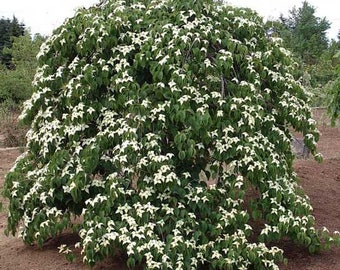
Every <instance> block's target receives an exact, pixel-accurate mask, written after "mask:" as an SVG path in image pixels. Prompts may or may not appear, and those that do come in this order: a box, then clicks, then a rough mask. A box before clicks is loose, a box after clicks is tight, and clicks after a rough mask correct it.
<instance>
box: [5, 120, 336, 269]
mask: <svg viewBox="0 0 340 270" xmlns="http://www.w3.org/2000/svg"><path fill="white" fill-rule="evenodd" d="M316 116H317V118H318V120H319V124H320V125H319V129H320V131H321V133H322V136H321V138H320V141H319V144H318V147H319V151H320V152H321V153H322V154H323V155H324V162H323V163H322V164H318V163H317V162H316V161H314V160H312V159H305V160H304V159H301V160H297V161H296V162H295V169H296V172H297V174H298V176H299V177H300V179H301V185H302V186H303V187H304V189H305V191H306V193H307V194H308V196H309V197H310V199H311V202H312V205H313V207H314V215H315V217H316V225H317V227H318V228H321V227H323V226H326V227H327V228H328V229H329V230H330V231H334V230H338V231H339V230H340V127H339V125H338V126H337V127H335V128H332V127H330V126H329V125H328V122H327V121H326V120H325V118H323V117H320V115H319V114H316ZM19 154H20V150H19V149H4V148H0V187H1V186H2V184H3V179H4V175H5V174H6V172H7V171H8V170H9V169H10V168H11V166H12V164H13V163H14V161H15V159H16V157H17V156H18V155H19ZM5 224H6V213H5V212H4V211H3V212H0V269H6V270H12V269H13V270H14V269H15V270H73V269H74V270H75V269H88V268H87V267H86V266H84V265H83V264H82V262H81V257H80V255H79V256H78V257H77V260H76V262H74V263H69V262H68V261H67V260H66V259H65V258H64V256H63V255H60V254H59V253H58V250H57V247H58V246H59V245H60V244H61V243H62V242H63V243H64V242H65V241H66V242H67V243H70V244H71V243H75V242H77V237H76V236H75V235H72V234H67V233H65V234H63V235H61V236H59V237H57V238H56V239H53V240H50V241H49V242H48V243H46V244H45V246H44V248H43V249H39V248H37V247H36V246H26V245H24V244H23V243H22V241H21V240H20V239H18V238H16V237H6V236H5V235H4V234H3V230H4V227H5ZM279 246H280V247H282V248H283V249H284V251H285V256H286V258H287V259H288V265H281V267H280V269H282V270H295V269H298V270H329V269H332V270H340V248H334V247H333V248H332V249H331V250H329V251H322V252H321V253H319V254H316V255H310V254H309V253H308V252H307V251H306V249H304V248H301V247H297V246H295V245H294V244H293V243H291V242H289V241H282V242H281V243H280V244H279ZM93 269H94V270H99V269H102V270H108V269H115V270H121V269H128V268H127V267H126V266H125V262H124V259H122V258H120V257H117V258H113V259H107V260H106V261H104V262H102V263H100V264H97V265H96V266H95V267H94V268H93Z"/></svg>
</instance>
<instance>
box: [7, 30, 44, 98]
mask: <svg viewBox="0 0 340 270" xmlns="http://www.w3.org/2000/svg"><path fill="white" fill-rule="evenodd" d="M42 42H43V38H42V37H40V36H36V37H34V38H33V39H32V38H31V36H30V35H29V33H26V35H24V36H20V37H13V45H12V47H11V48H5V49H4V52H6V53H7V54H9V55H11V56H12V65H13V68H12V69H7V68H5V67H3V68H0V102H4V101H5V100H8V99H9V100H13V101H15V102H16V103H20V102H23V101H24V100H27V99H28V98H29V97H30V96H31V95H32V90H33V87H32V80H33V78H34V74H35V71H36V68H37V60H36V55H37V54H38V52H39V48H40V46H41V44H42Z"/></svg>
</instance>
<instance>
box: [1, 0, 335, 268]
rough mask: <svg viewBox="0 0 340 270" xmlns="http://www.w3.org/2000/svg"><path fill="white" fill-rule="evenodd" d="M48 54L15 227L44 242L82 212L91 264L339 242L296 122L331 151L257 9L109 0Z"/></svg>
mask: <svg viewBox="0 0 340 270" xmlns="http://www.w3.org/2000/svg"><path fill="white" fill-rule="evenodd" d="M38 60H39V67H38V70H37V73H36V76H35V80H34V82H33V84H34V89H35V90H34V93H33V95H32V97H31V99H30V100H28V101H27V102H26V103H25V106H24V110H23V113H22V115H21V118H22V119H23V120H24V121H25V122H27V123H30V124H31V129H30V131H29V132H28V134H27V140H28V142H27V150H26V152H25V153H24V154H23V155H22V156H21V157H20V158H19V159H18V160H17V162H16V164H15V165H14V167H13V168H12V170H11V171H10V172H9V174H8V175H7V177H6V182H5V186H4V194H5V196H6V197H7V198H9V201H10V204H9V215H8V225H7V232H8V233H13V234H14V233H16V232H17V231H19V235H20V237H22V239H23V241H24V242H26V243H29V244H32V243H37V244H38V245H42V244H43V243H44V241H46V240H47V239H49V238H50V237H54V236H56V235H57V234H58V233H61V232H62V231H63V230H64V229H66V228H69V227H73V228H75V230H76V231H77V232H78V233H79V236H80V242H79V243H77V246H80V248H81V249H82V255H83V259H84V262H86V263H87V264H89V265H94V264H95V263H96V262H98V261H100V260H102V259H103V258H105V257H106V256H113V255H114V253H115V252H116V251H117V250H120V251H123V252H125V253H126V254H127V257H128V259H127V264H128V265H129V266H130V267H134V265H138V264H141V265H144V266H145V268H147V269H196V268H200V267H202V266H204V267H206V266H208V267H211V268H213V269H278V267H277V263H278V262H280V261H282V260H283V251H282V250H281V249H280V248H278V247H275V246H274V245H273V244H270V243H271V242H273V241H274V242H276V241H278V240H280V239H281V238H283V237H289V238H290V239H292V240H293V241H295V242H296V243H298V244H302V245H305V246H306V247H307V248H308V249H309V250H310V251H311V252H314V251H317V250H319V249H320V248H321V247H322V245H323V244H325V245H329V244H330V243H332V242H337V241H338V238H337V236H336V235H329V234H328V233H327V232H323V231H318V230H316V229H315V227H314V217H313V216H312V215H311V211H312V206H311V204H310V201H309V199H308V197H307V196H306V195H305V194H304V192H303V190H302V189H301V187H300V186H299V185H298V184H297V176H296V174H295V172H294V170H293V167H292V164H293V161H294V154H293V152H292V149H291V144H290V141H291V138H292V135H291V131H292V130H295V131H299V132H301V133H302V134H303V135H304V140H305V144H306V145H307V147H308V148H309V150H310V151H311V153H312V154H313V155H314V156H315V158H316V159H320V156H319V154H318V153H317V151H316V142H317V140H318V137H319V133H318V131H317V129H316V125H315V121H314V120H313V119H312V118H311V111H310V107H309V105H308V94H307V93H306V92H305V90H304V89H303V88H302V86H301V85H300V83H299V82H298V81H297V80H296V79H295V78H294V72H295V63H294V62H293V60H292V58H291V56H290V53H289V52H288V51H287V50H286V49H285V48H283V47H282V43H281V40H280V39H278V38H273V37H268V36H267V35H266V33H265V31H264V27H263V23H262V19H261V18H260V17H258V15H256V14H255V13H254V12H252V11H250V10H245V9H238V8H233V7H230V6H225V5H222V4H218V3H216V2H214V1H212V0H187V1H182V0H157V1H156V0H125V1H124V0H120V1H117V0H107V1H104V2H102V3H100V4H98V5H97V6H94V7H92V8H89V9H81V10H79V11H78V12H77V13H76V14H75V16H74V17H73V18H71V19H69V20H67V21H66V22H65V23H64V24H63V25H62V26H61V27H59V28H58V29H57V30H56V31H55V32H54V34H53V35H52V36H51V37H50V38H49V39H48V40H47V41H46V43H45V44H44V45H43V46H42V47H41V51H40V53H39V55H38ZM78 216H79V217H80V218H78V220H80V223H79V222H78V223H77V225H74V224H73V222H72V221H73V220H74V217H78ZM254 224H258V225H256V228H255V227H254V226H255V225H254ZM61 251H63V252H65V253H69V252H70V247H67V246H65V245H63V246H62V247H61Z"/></svg>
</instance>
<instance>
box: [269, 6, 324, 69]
mask: <svg viewBox="0 0 340 270" xmlns="http://www.w3.org/2000/svg"><path fill="white" fill-rule="evenodd" d="M315 11H316V10H315V7H313V6H312V5H310V4H309V3H308V2H307V1H304V2H303V3H302V6H301V7H299V8H296V7H294V8H293V9H292V10H290V11H289V16H288V17H287V18H286V17H284V16H282V15H281V17H280V23H275V24H271V23H269V24H271V26H272V27H273V28H274V29H272V31H273V32H276V33H278V34H279V36H280V37H282V38H283V40H284V41H285V45H286V47H287V48H289V49H290V50H291V51H292V52H294V54H295V55H296V57H299V58H301V59H302V61H303V62H304V63H307V64H315V63H316V62H317V60H318V59H319V57H320V56H321V55H322V54H323V53H324V52H325V50H327V48H328V39H327V33H326V31H327V30H328V29H329V28H330V23H329V21H328V20H327V19H326V18H319V17H317V16H315Z"/></svg>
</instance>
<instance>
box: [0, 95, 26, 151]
mask: <svg viewBox="0 0 340 270" xmlns="http://www.w3.org/2000/svg"><path fill="white" fill-rule="evenodd" d="M19 114H20V106H19V105H18V104H16V103H15V102H13V101H12V100H10V99H8V100H6V101H4V102H2V103H0V134H1V135H2V136H3V138H2V141H1V142H0V146H4V147H16V146H25V144H26V133H27V130H28V127H27V126H26V125H23V124H22V123H19V121H18V116H19Z"/></svg>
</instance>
